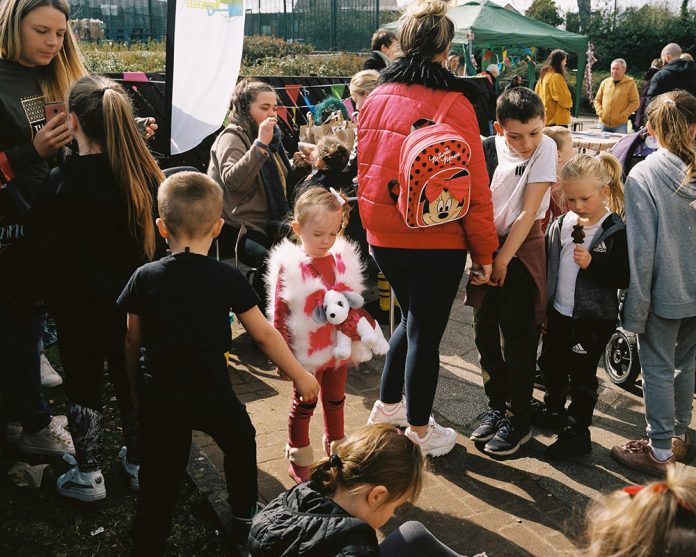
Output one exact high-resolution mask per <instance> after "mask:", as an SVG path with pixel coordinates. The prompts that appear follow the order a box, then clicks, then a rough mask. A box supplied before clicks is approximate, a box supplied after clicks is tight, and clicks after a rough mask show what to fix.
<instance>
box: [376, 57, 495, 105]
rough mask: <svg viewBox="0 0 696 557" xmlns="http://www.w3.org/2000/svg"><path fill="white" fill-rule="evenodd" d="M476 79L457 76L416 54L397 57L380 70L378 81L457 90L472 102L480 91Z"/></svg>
mask: <svg viewBox="0 0 696 557" xmlns="http://www.w3.org/2000/svg"><path fill="white" fill-rule="evenodd" d="M477 81H478V80H475V79H469V78H465V77H457V76H455V75H454V74H453V73H452V72H450V71H449V70H446V69H445V68H443V67H442V66H441V65H440V64H438V63H436V62H433V61H431V60H426V59H424V58H420V57H418V56H411V57H403V58H399V59H398V60H397V61H396V62H394V63H393V64H392V65H391V66H389V67H388V68H385V69H383V70H382V71H381V73H380V77H379V83H380V84H381V83H403V84H405V85H413V84H419V85H424V86H425V87H429V88H431V89H444V90H446V91H459V92H460V93H463V94H464V96H465V97H466V98H467V99H469V100H470V101H471V102H472V103H473V102H474V99H476V98H477V97H479V96H480V95H481V93H482V90H481V86H480V85H479V84H478V83H477Z"/></svg>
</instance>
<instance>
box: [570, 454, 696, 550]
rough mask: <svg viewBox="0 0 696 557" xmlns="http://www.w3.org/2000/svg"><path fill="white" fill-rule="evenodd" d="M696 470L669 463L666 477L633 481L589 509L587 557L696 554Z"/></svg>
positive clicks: (586, 533)
mask: <svg viewBox="0 0 696 557" xmlns="http://www.w3.org/2000/svg"><path fill="white" fill-rule="evenodd" d="M695 509H696V475H694V473H693V471H692V470H691V469H690V468H687V467H679V468H677V467H676V466H675V465H670V466H668V467H667V468H666V478H665V479H664V481H657V482H651V483H649V484H647V485H630V486H628V487H625V488H623V489H620V490H618V491H615V492H613V493H611V494H610V495H608V496H606V497H604V498H602V499H601V500H599V501H597V502H595V503H594V504H593V505H592V506H591V507H590V509H589V510H588V513H587V523H586V530H585V537H586V541H585V551H584V552H583V555H585V556H586V557H653V556H654V555H661V556H664V557H691V556H692V555H696V512H694V511H695Z"/></svg>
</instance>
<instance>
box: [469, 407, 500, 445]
mask: <svg viewBox="0 0 696 557" xmlns="http://www.w3.org/2000/svg"><path fill="white" fill-rule="evenodd" d="M504 417H505V415H504V414H503V413H502V412H500V411H499V410H492V409H491V410H486V411H485V412H484V413H483V414H480V415H479V416H478V418H477V419H478V420H481V421H480V422H479V426H478V427H477V428H476V429H475V430H474V431H473V432H472V433H471V435H470V436H469V439H471V440H472V441H476V442H477V443H483V442H484V441H490V440H491V439H493V436H494V435H495V434H496V433H498V424H499V423H500V420H502V419H503V418H504Z"/></svg>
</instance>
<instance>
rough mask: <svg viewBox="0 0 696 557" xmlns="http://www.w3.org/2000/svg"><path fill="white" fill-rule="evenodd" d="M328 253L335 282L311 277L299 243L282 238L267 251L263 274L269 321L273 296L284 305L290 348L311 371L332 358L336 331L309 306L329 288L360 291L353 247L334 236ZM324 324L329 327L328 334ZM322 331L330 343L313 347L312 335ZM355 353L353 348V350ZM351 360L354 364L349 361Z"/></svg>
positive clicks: (357, 260) (359, 269)
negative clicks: (286, 309)
mask: <svg viewBox="0 0 696 557" xmlns="http://www.w3.org/2000/svg"><path fill="white" fill-rule="evenodd" d="M329 253H330V254H332V255H333V256H334V260H335V262H336V268H335V273H336V284H335V285H329V287H327V285H326V284H325V283H324V282H323V281H322V280H321V278H319V277H314V276H311V273H308V272H307V269H308V266H309V264H310V263H311V261H312V258H311V257H309V256H308V255H307V254H306V253H305V252H304V250H303V249H302V247H301V246H298V245H297V244H294V243H292V242H291V241H290V240H287V239H286V240H283V241H282V242H280V243H279V244H278V245H276V246H275V247H274V248H273V249H272V250H271V253H270V254H269V258H268V272H267V273H266V285H267V289H268V290H267V291H268V293H269V296H268V299H269V304H268V310H267V316H268V318H269V319H270V320H271V322H273V320H274V316H275V312H276V295H277V294H278V295H279V297H280V298H281V299H282V300H283V301H284V302H285V303H286V304H287V306H288V310H289V316H288V318H287V329H288V331H289V332H290V335H291V337H292V338H290V339H288V340H289V341H290V347H291V348H292V351H293V353H294V354H295V357H296V358H297V360H298V361H299V362H300V364H302V366H303V367H304V368H305V369H306V370H307V371H310V372H312V373H314V372H316V371H317V370H319V369H321V368H322V367H324V366H326V365H327V364H329V363H331V361H335V360H334V355H333V348H334V346H335V343H336V331H335V328H334V327H333V326H330V325H329V324H327V323H321V322H318V321H316V320H315V319H314V318H313V316H312V313H313V309H314V307H315V306H316V304H321V303H322V302H323V298H324V293H325V292H326V291H327V290H329V289H331V288H332V287H336V286H339V287H340V288H338V289H345V290H349V291H352V292H355V293H357V294H362V292H363V290H364V288H365V287H364V284H363V276H362V270H363V264H362V261H361V259H360V255H359V252H358V249H357V247H356V246H355V245H354V244H353V243H352V242H351V241H349V240H346V239H345V238H341V237H339V238H337V239H336V243H335V244H334V245H333V247H332V248H331V250H330V251H329ZM281 273H282V288H281V289H280V292H276V291H277V286H278V281H279V278H280V276H281ZM327 326H330V333H329V332H328V331H329V329H327ZM320 329H322V330H323V332H326V333H327V334H330V335H331V342H330V343H329V344H328V345H327V346H323V347H321V348H320V349H315V346H313V345H312V344H311V339H312V334H313V333H315V334H317V333H321V332H322V331H320ZM354 352H355V351H354ZM351 363H354V362H352V361H351Z"/></svg>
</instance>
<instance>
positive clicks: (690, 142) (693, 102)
mask: <svg viewBox="0 0 696 557" xmlns="http://www.w3.org/2000/svg"><path fill="white" fill-rule="evenodd" d="M647 117H648V124H649V125H650V127H651V128H652V129H653V131H654V132H655V135H656V136H657V142H658V144H659V145H660V147H664V148H665V149H667V150H668V151H670V152H671V153H674V154H675V155H676V156H678V157H679V158H680V159H681V160H682V161H684V164H686V173H685V175H684V179H683V180H682V183H681V185H682V186H683V185H685V184H688V183H689V182H691V181H692V180H693V179H694V177H696V142H694V137H693V134H692V133H691V132H690V131H689V130H690V128H691V126H693V125H694V124H696V97H694V96H693V95H692V94H690V93H687V92H686V91H672V92H670V93H664V94H663V95H660V96H659V97H656V98H655V99H654V100H653V101H652V102H651V103H650V105H649V106H648V111H647Z"/></svg>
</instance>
